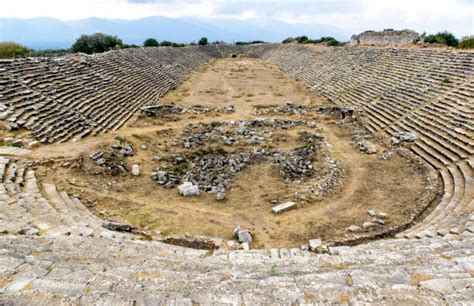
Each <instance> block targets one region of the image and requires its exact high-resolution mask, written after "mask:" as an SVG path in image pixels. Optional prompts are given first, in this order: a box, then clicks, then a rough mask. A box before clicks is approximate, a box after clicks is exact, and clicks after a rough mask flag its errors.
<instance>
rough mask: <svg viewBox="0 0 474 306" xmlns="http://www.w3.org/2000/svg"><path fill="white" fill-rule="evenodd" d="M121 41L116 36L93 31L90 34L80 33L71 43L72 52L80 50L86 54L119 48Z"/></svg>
mask: <svg viewBox="0 0 474 306" xmlns="http://www.w3.org/2000/svg"><path fill="white" fill-rule="evenodd" d="M122 45H123V43H122V40H121V39H120V38H118V37H117V36H112V35H107V34H102V33H95V34H92V35H85V34H83V35H81V37H79V38H78V39H77V40H76V42H75V43H74V44H73V45H72V47H71V51H72V52H82V53H87V54H92V53H101V52H106V51H110V50H114V49H120V48H121V47H122Z"/></svg>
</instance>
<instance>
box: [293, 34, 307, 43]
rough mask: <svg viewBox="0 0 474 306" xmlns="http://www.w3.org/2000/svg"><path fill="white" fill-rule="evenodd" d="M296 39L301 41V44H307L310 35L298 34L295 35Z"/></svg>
mask: <svg viewBox="0 0 474 306" xmlns="http://www.w3.org/2000/svg"><path fill="white" fill-rule="evenodd" d="M295 40H296V41H297V42H298V43H299V44H305V43H307V42H308V40H309V39H308V36H305V35H303V36H298V37H295Z"/></svg>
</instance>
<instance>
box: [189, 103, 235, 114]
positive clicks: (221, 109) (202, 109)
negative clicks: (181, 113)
mask: <svg viewBox="0 0 474 306" xmlns="http://www.w3.org/2000/svg"><path fill="white" fill-rule="evenodd" d="M186 112H187V113H191V114H207V113H216V114H221V113H234V112H235V107H234V105H233V104H227V105H225V106H204V105H193V106H190V107H188V108H187V109H186Z"/></svg>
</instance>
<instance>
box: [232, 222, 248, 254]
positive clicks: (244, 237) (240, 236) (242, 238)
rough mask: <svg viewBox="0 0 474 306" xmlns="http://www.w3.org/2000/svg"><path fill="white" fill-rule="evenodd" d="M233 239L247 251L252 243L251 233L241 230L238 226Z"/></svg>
mask: <svg viewBox="0 0 474 306" xmlns="http://www.w3.org/2000/svg"><path fill="white" fill-rule="evenodd" d="M234 237H235V238H236V239H237V241H238V242H239V243H240V244H241V245H242V247H243V249H244V250H246V251H248V250H249V249H250V244H251V243H252V233H251V232H250V231H249V230H246V229H241V228H240V226H237V228H236V229H235V230H234Z"/></svg>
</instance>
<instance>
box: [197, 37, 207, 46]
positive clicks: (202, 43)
mask: <svg viewBox="0 0 474 306" xmlns="http://www.w3.org/2000/svg"><path fill="white" fill-rule="evenodd" d="M198 44H199V45H200V46H205V45H207V37H202V38H201V39H200V40H199V42H198Z"/></svg>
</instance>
